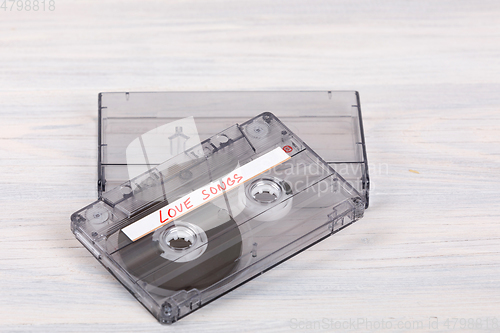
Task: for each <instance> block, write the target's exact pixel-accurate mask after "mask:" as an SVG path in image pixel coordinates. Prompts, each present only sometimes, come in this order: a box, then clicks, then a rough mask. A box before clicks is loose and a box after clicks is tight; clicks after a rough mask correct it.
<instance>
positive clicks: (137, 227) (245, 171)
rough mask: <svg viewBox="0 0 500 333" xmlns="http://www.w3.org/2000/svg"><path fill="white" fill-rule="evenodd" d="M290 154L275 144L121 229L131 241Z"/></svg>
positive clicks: (245, 180)
mask: <svg viewBox="0 0 500 333" xmlns="http://www.w3.org/2000/svg"><path fill="white" fill-rule="evenodd" d="M289 159H290V156H289V155H288V154H287V153H286V152H285V151H284V149H282V148H280V147H277V148H275V149H274V150H272V151H270V152H268V153H267V154H265V155H263V156H260V157H258V158H256V159H255V160H253V161H251V162H249V163H247V164H245V165H243V166H241V167H239V168H237V169H235V170H234V171H233V172H231V173H229V174H227V175H226V176H224V177H221V178H220V179H218V180H216V181H213V182H211V183H209V184H208V185H205V186H203V187H201V188H199V189H197V190H194V191H193V192H191V193H189V194H187V195H185V196H183V197H181V198H180V199H177V200H176V201H174V202H172V203H171V204H169V205H167V206H165V207H163V208H161V209H158V210H157V211H155V212H153V213H151V214H149V215H148V216H146V217H144V218H142V219H140V220H138V221H136V222H135V223H133V224H130V225H129V226H127V227H125V228H123V229H122V232H123V233H124V234H125V235H126V236H127V237H128V238H129V239H130V240H132V241H134V242H135V241H136V240H138V239H140V238H142V237H144V236H146V235H148V234H149V233H151V232H153V231H155V230H156V229H158V228H161V227H162V226H164V225H165V224H167V223H170V222H173V221H174V220H175V219H177V218H179V217H181V216H183V215H185V214H186V213H189V212H191V211H193V210H194V209H196V208H198V207H200V206H201V205H203V204H205V203H207V202H209V201H211V200H213V199H215V198H217V197H219V196H220V195H222V194H223V193H224V192H228V191H230V190H232V189H234V188H236V187H238V186H240V185H241V184H243V183H245V182H247V181H249V180H251V179H253V178H255V177H256V176H258V175H260V174H262V173H264V172H266V171H267V170H269V169H271V168H273V167H275V166H277V165H279V164H281V163H283V162H285V161H287V160H289Z"/></svg>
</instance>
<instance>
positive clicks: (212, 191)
mask: <svg viewBox="0 0 500 333" xmlns="http://www.w3.org/2000/svg"><path fill="white" fill-rule="evenodd" d="M242 179H243V177H241V176H238V174H236V173H235V174H234V175H232V176H229V177H227V179H226V181H225V182H224V181H221V183H220V184H217V187H215V186H210V188H209V189H205V190H203V191H201V194H203V200H207V199H208V198H210V197H211V196H212V195H217V194H219V193H220V192H222V191H224V190H225V189H226V188H227V186H233V185H234V184H238V183H239V182H240V181H241V180H242Z"/></svg>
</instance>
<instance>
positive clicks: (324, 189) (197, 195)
mask: <svg viewBox="0 0 500 333" xmlns="http://www.w3.org/2000/svg"><path fill="white" fill-rule="evenodd" d="M365 206H366V200H365V197H364V196H363V195H361V194H360V193H359V192H358V191H357V190H356V189H355V188H354V187H353V186H352V185H351V184H350V183H348V182H347V181H346V180H345V179H344V178H342V177H341V176H340V175H339V174H338V173H337V172H336V171H335V170H334V169H333V168H332V167H331V166H330V165H329V164H328V163H326V162H325V161H324V160H323V159H322V158H321V157H320V156H318V155H317V154H316V153H315V152H314V151H313V150H312V149H311V148H309V147H308V146H307V144H306V143H305V142H303V141H302V140H301V139H300V138H299V137H298V136H297V135H296V134H295V133H293V132H292V131H291V130H290V129H289V128H288V127H287V126H286V125H285V124H284V123H283V122H282V121H280V119H278V118H277V117H276V116H275V115H274V114H272V113H269V112H266V113H262V114H260V115H258V116H256V117H254V118H252V119H250V120H248V121H246V122H244V123H241V124H234V125H232V126H230V127H229V128H227V129H226V130H224V131H222V132H220V133H218V134H216V135H214V136H212V137H210V138H209V139H207V140H204V141H201V143H199V144H195V145H193V146H191V147H189V148H187V149H185V150H184V151H182V152H181V153H179V154H177V155H175V156H172V157H171V158H169V159H168V160H166V161H165V162H163V163H161V164H159V165H157V166H156V167H153V168H151V169H149V170H147V171H145V172H144V173H141V174H140V175H138V176H136V177H135V178H132V179H131V180H129V181H126V182H125V183H123V184H121V185H119V186H116V187H115V188H113V189H111V190H109V191H107V192H104V193H102V195H101V197H100V198H99V200H98V201H96V202H94V203H92V204H90V205H88V206H87V207H85V208H83V209H81V210H79V211H77V212H76V213H74V214H73V215H72V216H71V228H72V231H73V233H74V234H75V236H76V238H77V239H78V240H79V241H80V242H81V243H82V244H83V245H84V246H85V247H86V248H87V249H88V250H89V251H90V252H91V253H92V254H93V255H94V256H95V257H96V258H97V259H98V260H99V262H101V264H102V265H104V266H105V267H106V268H107V269H108V270H109V271H110V272H111V273H112V274H113V275H114V276H115V277H116V278H117V279H118V280H119V281H120V282H121V283H122V284H123V285H124V286H125V287H126V288H127V289H128V290H129V291H130V292H131V293H132V294H133V295H134V296H135V297H136V298H137V299H138V300H139V301H140V302H141V303H142V304H143V305H144V306H145V307H146V309H147V310H148V311H150V312H151V313H152V314H153V315H154V316H155V317H156V318H157V319H158V320H159V321H160V322H161V323H166V324H170V323H173V322H175V321H177V320H178V319H180V318H182V317H184V316H186V315H187V314H189V313H191V312H193V311H195V310H196V309H198V308H200V307H202V306H204V305H206V304H207V303H209V302H210V301H212V300H214V299H216V298H217V297H219V296H221V295H223V294H224V293H226V292H228V291H230V290H231V289H234V288H235V287H237V286H239V285H241V284H242V283H245V282H247V281H248V280H250V279H251V278H253V277H255V276H256V275H258V274H261V273H263V272H265V271H266V270H268V269H270V268H272V267H274V266H275V265H277V264H279V263H281V262H282V261H284V260H286V259H288V258H290V257H292V256H293V255H295V254H297V253H299V252H300V251H302V250H304V249H306V248H308V247H309V246H311V245H313V244H315V243H316V242H318V241H320V240H322V239H324V238H326V237H328V236H330V235H332V234H333V233H335V232H337V231H339V230H340V229H342V228H344V227H345V226H347V225H349V224H351V223H352V222H354V221H356V220H358V219H359V218H361V217H362V216H363V213H364V209H365Z"/></svg>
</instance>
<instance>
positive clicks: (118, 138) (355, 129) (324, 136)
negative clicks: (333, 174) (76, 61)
mask: <svg viewBox="0 0 500 333" xmlns="http://www.w3.org/2000/svg"><path fill="white" fill-rule="evenodd" d="M262 112H272V113H273V114H275V115H276V116H277V117H278V118H279V119H281V121H283V122H284V123H286V124H287V126H288V127H289V128H290V129H291V130H292V131H293V132H294V133H295V134H296V135H298V136H300V137H301V138H302V140H304V141H306V142H307V143H308V145H309V147H311V149H312V150H313V151H315V152H316V153H317V154H318V155H319V156H321V157H322V158H323V160H325V161H326V162H327V163H328V164H329V165H330V166H331V167H332V168H333V169H334V170H335V171H337V173H339V174H340V175H341V176H342V177H343V178H344V179H345V180H347V181H348V182H349V183H350V184H351V185H352V186H353V187H354V188H355V189H356V190H358V192H359V193H361V194H362V195H363V196H364V201H365V202H366V207H368V202H369V201H368V199H369V188H370V181H369V174H368V161H367V157H366V147H365V138H364V134H363V122H362V118H361V105H360V99H359V94H358V93H357V92H355V91H270V92H252V91H248V92H244V91H239V92H130V93H124V92H123V93H119V92H117V93H102V94H100V95H99V118H98V122H99V142H98V150H99V155H98V191H99V196H100V195H102V193H104V192H107V191H110V190H112V189H113V188H115V187H116V186H118V185H120V184H122V183H123V182H125V181H127V180H129V179H131V178H132V177H131V175H130V174H129V172H127V171H128V170H129V169H130V167H131V166H130V164H131V162H130V161H128V160H127V148H128V147H129V146H130V144H131V143H132V142H133V141H134V140H136V139H137V137H138V136H140V135H143V134H144V133H146V132H148V131H151V130H154V129H156V128H159V127H161V126H162V125H164V124H168V123H172V122H173V121H179V120H181V119H183V118H184V117H187V116H192V117H193V121H194V123H195V124H196V127H197V128H198V131H199V133H198V134H199V139H200V140H205V139H207V138H209V137H211V136H213V135H215V134H217V133H218V132H219V131H221V130H223V129H224V128H227V127H229V126H231V125H233V124H235V123H238V122H244V121H246V120H247V119H250V118H252V117H254V116H255V115H257V114H260V113H262ZM157 141H158V142H163V141H165V140H157ZM144 145H145V146H146V148H148V143H147V142H144ZM157 148H159V149H161V147H157ZM169 149H170V147H165V148H164V150H165V151H167V150H169ZM150 155H151V154H150ZM152 155H154V154H152ZM165 160H166V158H164V159H161V158H160V159H158V158H155V157H154V156H150V158H149V161H148V162H149V163H146V162H143V161H133V162H132V163H133V164H135V167H139V166H138V165H137V164H144V165H143V170H144V171H146V169H150V168H151V167H154V166H156V165H158V164H160V163H162V162H163V161H165Z"/></svg>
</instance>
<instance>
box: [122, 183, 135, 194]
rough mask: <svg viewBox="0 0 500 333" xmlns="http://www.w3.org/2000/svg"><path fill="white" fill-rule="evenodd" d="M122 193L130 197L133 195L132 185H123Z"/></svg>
mask: <svg viewBox="0 0 500 333" xmlns="http://www.w3.org/2000/svg"><path fill="white" fill-rule="evenodd" d="M120 191H121V192H122V193H123V194H125V195H128V194H130V193H132V187H130V185H123V186H122V187H120Z"/></svg>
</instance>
